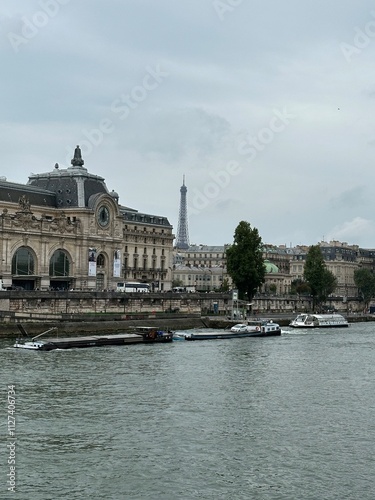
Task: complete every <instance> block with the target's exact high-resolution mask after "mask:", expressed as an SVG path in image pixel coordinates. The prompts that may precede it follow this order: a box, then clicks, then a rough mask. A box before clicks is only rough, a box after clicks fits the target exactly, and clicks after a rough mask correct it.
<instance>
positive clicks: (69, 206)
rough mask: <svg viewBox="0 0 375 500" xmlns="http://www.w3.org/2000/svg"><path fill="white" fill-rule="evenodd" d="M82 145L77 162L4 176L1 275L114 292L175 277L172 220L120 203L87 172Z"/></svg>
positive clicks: (160, 284) (30, 284)
mask: <svg viewBox="0 0 375 500" xmlns="http://www.w3.org/2000/svg"><path fill="white" fill-rule="evenodd" d="M83 164H84V161H83V159H82V158H81V152H80V149H79V147H78V146H77V148H76V150H75V153H74V158H73V159H72V166H71V167H69V168H67V169H60V168H59V166H58V164H56V165H55V168H54V169H53V170H52V171H50V172H47V173H43V174H32V175H31V176H30V177H29V180H28V183H27V184H25V185H23V184H15V183H12V182H8V181H6V180H4V179H2V180H0V215H1V217H0V227H1V231H0V256H1V264H0V265H1V269H0V276H1V279H2V283H3V286H4V287H13V288H22V289H26V290H34V289H40V290H49V289H58V290H61V289H81V290H105V289H107V290H111V289H115V288H116V284H117V282H119V281H124V280H129V281H142V282H148V283H150V285H151V286H152V288H153V289H155V290H169V289H170V288H171V283H172V259H173V255H172V252H173V239H174V235H173V233H172V226H171V224H170V223H169V222H168V219H167V218H166V217H162V216H158V215H150V214H146V213H141V212H139V211H138V210H135V209H132V208H129V207H126V206H123V205H120V204H119V195H118V194H117V193H116V192H114V191H112V192H109V191H108V189H107V187H106V184H105V182H104V178H103V177H100V176H97V175H94V174H90V173H89V172H88V171H87V169H86V168H85V167H83Z"/></svg>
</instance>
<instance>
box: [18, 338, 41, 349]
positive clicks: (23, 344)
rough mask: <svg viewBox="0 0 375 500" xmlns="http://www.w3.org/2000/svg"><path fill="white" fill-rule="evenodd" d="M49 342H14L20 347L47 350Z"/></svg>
mask: <svg viewBox="0 0 375 500" xmlns="http://www.w3.org/2000/svg"><path fill="white" fill-rule="evenodd" d="M46 346H47V344H45V343H44V342H41V341H32V340H30V341H21V340H18V339H17V340H16V343H15V344H14V346H13V347H19V348H22V349H33V350H36V351H46V350H47V348H46Z"/></svg>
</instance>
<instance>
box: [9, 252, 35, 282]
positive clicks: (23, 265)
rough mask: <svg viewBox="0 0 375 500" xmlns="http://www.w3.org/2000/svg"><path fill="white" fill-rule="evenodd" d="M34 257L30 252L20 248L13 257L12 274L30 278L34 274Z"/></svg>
mask: <svg viewBox="0 0 375 500" xmlns="http://www.w3.org/2000/svg"><path fill="white" fill-rule="evenodd" d="M34 269H35V266H34V257H33V255H32V253H31V252H30V250H28V249H27V248H26V247H21V248H19V249H18V250H17V252H16V253H15V254H14V255H13V259H12V274H13V275H16V276H30V275H33V274H35V271H34Z"/></svg>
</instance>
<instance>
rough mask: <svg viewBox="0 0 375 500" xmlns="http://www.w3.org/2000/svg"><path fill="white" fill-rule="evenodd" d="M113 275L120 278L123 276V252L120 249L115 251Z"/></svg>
mask: <svg viewBox="0 0 375 500" xmlns="http://www.w3.org/2000/svg"><path fill="white" fill-rule="evenodd" d="M113 276H114V278H119V277H120V276H121V253H120V250H115V251H114V252H113Z"/></svg>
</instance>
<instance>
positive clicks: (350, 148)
mask: <svg viewBox="0 0 375 500" xmlns="http://www.w3.org/2000/svg"><path fill="white" fill-rule="evenodd" d="M0 19H1V32H0V50H1V78H0V90H1V92H0V100H1V114H0V149H1V170H0V175H3V176H6V177H7V179H8V180H9V181H14V182H20V183H26V182H27V180H28V176H29V175H30V174H31V173H42V172H48V171H50V170H52V169H53V168H54V165H55V163H56V162H58V163H59V165H60V168H66V167H68V166H70V159H71V158H72V157H73V151H74V148H75V146H76V145H77V144H79V145H80V146H81V149H82V153H83V158H84V160H85V167H86V168H87V169H88V171H89V172H90V173H93V174H97V175H101V176H103V177H104V178H105V181H106V184H107V187H108V189H109V190H110V191H111V190H112V189H114V190H115V191H117V192H118V193H119V196H120V203H121V204H122V205H126V206H130V207H133V208H135V209H137V210H139V211H141V212H146V213H151V214H156V215H162V216H166V217H168V219H169V220H170V222H171V223H172V224H173V226H174V232H175V233H177V223H178V212H179V202H180V187H181V185H182V179H183V175H185V179H186V181H185V183H186V186H187V189H188V192H187V197H188V207H189V235H190V243H196V244H201V243H202V244H207V245H223V244H224V243H231V242H232V241H233V234H234V230H235V228H236V226H237V224H238V223H239V222H240V221H241V220H246V221H248V222H249V223H250V224H251V225H252V226H255V227H257V228H258V230H259V233H260V235H261V237H262V240H263V241H264V242H266V243H273V244H277V245H279V244H286V245H287V246H290V245H293V246H294V245H299V244H307V245H310V244H316V243H317V242H319V241H321V240H322V239H323V238H324V239H325V240H326V241H329V240H330V239H337V240H340V241H345V242H348V243H349V244H358V245H360V246H362V247H366V248H375V197H374V191H375V182H374V177H375V176H374V167H375V126H374V121H375V120H374V116H375V113H374V112H375V5H374V3H373V2H372V1H367V0H350V1H349V0H284V1H280V0H272V1H271V0H252V1H250V0H243V1H241V0H189V1H182V0H133V1H130V0H101V1H100V0H38V1H34V0H2V1H1V13H0Z"/></svg>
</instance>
